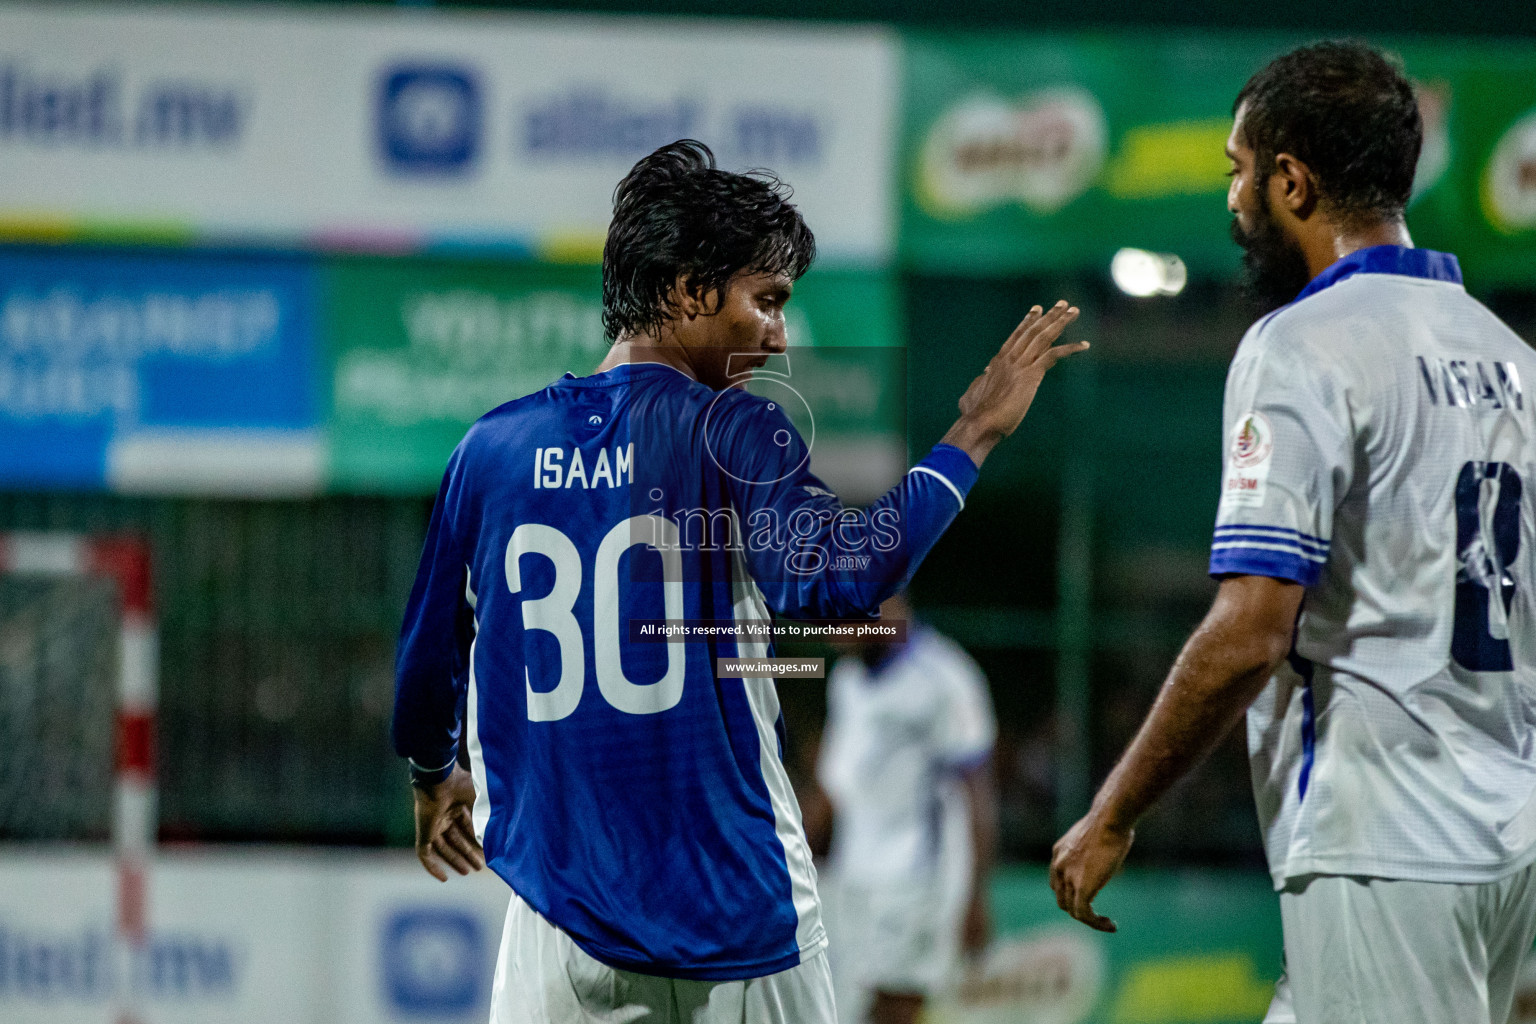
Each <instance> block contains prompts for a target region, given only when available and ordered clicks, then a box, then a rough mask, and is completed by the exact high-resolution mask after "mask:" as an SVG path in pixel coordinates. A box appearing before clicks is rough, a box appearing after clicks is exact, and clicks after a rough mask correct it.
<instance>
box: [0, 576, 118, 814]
mask: <svg viewBox="0 0 1536 1024" xmlns="http://www.w3.org/2000/svg"><path fill="white" fill-rule="evenodd" d="M121 618H122V615H121V612H120V610H119V602H118V594H117V584H116V581H115V580H113V579H112V578H110V577H107V576H101V575H97V574H87V573H78V574H77V573H69V574H62V573H60V574H44V573H40V572H4V571H0V841H7V842H15V841H24V840H56V841H58V840H62V841H76V842H101V843H105V842H106V841H107V840H108V839H109V838H110V837H111V821H112V789H113V777H112V776H113V771H112V768H113V732H114V721H113V720H114V708H115V706H116V698H117V673H118V661H119V656H120V652H119V633H120V630H121Z"/></svg>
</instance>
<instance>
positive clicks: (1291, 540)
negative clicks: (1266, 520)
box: [1213, 532, 1329, 555]
mask: <svg viewBox="0 0 1536 1024" xmlns="http://www.w3.org/2000/svg"><path fill="white" fill-rule="evenodd" d="M1213 540H1216V541H1227V542H1230V543H1233V544H1246V543H1252V544H1290V545H1292V546H1294V547H1298V548H1301V550H1303V551H1305V552H1307V553H1308V554H1313V555H1326V554H1327V553H1328V548H1329V545H1327V544H1318V543H1316V542H1314V541H1307V540H1297V539H1296V538H1295V537H1280V536H1276V535H1275V534H1272V533H1239V532H1231V533H1218V534H1217V535H1216V536H1215V537H1214V538H1213Z"/></svg>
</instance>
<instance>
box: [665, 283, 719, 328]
mask: <svg viewBox="0 0 1536 1024" xmlns="http://www.w3.org/2000/svg"><path fill="white" fill-rule="evenodd" d="M672 294H673V297H674V299H675V305H676V309H677V311H678V312H679V313H681V314H682V315H683V316H685V317H687V318H688V319H689V320H693V319H695V318H697V317H701V316H711V315H713V314H715V313H718V312H720V304H721V301H722V300H723V299H724V296H723V295H722V294H721V292H720V289H719V288H708V289H706V288H705V287H704V284H703V282H701V281H700V280H699V279H698V278H697V277H695V276H693V275H692V274H687V273H683V274H678V275H677V281H676V283H674V284H673V286H672Z"/></svg>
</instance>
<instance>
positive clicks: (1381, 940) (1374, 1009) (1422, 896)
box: [1264, 865, 1536, 1024]
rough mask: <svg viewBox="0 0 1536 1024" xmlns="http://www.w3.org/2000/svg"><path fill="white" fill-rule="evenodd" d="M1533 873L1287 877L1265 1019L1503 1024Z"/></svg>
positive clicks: (1277, 1023) (1535, 909)
mask: <svg viewBox="0 0 1536 1024" xmlns="http://www.w3.org/2000/svg"><path fill="white" fill-rule="evenodd" d="M1533 878H1536V865H1533V866H1532V867H1528V868H1524V869H1522V870H1520V871H1517V872H1515V873H1514V874H1512V875H1509V876H1508V877H1506V878H1502V879H1499V880H1498V881H1496V882H1485V883H1481V884H1469V885H1460V884H1455V883H1448V882H1412V881H1406V880H1399V879H1388V878H1360V877H1352V876H1341V875H1309V876H1307V877H1305V878H1296V879H1292V880H1291V881H1290V883H1289V884H1287V885H1286V887H1285V889H1284V890H1283V891H1282V892H1281V894H1280V917H1281V922H1282V924H1283V926H1284V929H1285V960H1286V972H1285V975H1284V976H1282V977H1281V979H1280V982H1279V983H1278V984H1277V985H1276V986H1275V999H1274V1002H1273V1003H1272V1004H1271V1005H1270V1008H1269V1013H1268V1015H1267V1016H1265V1018H1264V1021H1265V1024H1296V1022H1297V1021H1301V1022H1304V1024H1335V1022H1337V1024H1345V1022H1348V1024H1453V1022H1454V1024H1506V1022H1507V1021H1508V1020H1509V1014H1510V1007H1511V1004H1512V1002H1513V1000H1514V994H1515V983H1516V980H1517V979H1518V977H1519V973H1520V965H1521V962H1522V961H1523V960H1524V959H1525V956H1526V953H1527V952H1529V951H1530V948H1531V942H1532V940H1533V939H1536V882H1533Z"/></svg>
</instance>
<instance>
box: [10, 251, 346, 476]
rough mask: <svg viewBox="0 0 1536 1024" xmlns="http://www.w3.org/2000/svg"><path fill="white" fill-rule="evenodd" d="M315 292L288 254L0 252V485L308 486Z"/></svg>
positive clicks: (316, 452) (318, 410)
mask: <svg viewBox="0 0 1536 1024" xmlns="http://www.w3.org/2000/svg"><path fill="white" fill-rule="evenodd" d="M317 282H318V271H317V270H316V268H315V267H314V266H313V264H312V263H311V262H310V261H308V260H304V259H301V258H295V257H276V256H264V257H239V258H235V257H221V256H192V255H184V256H179V255H178V256H167V255H152V254H138V253H125V252H121V251H118V252H113V253H95V252H83V253H82V252H79V251H57V250H55V251H49V250H46V249H28V248H16V249H3V250H0V486H14V487H64V488H80V489H94V488H101V487H109V488H111V489H114V490H126V491H134V490H156V491H179V490H196V491H205V492H206V491H215V492H218V491H224V492H230V493H248V494H265V493H287V492H305V491H311V490H314V489H315V488H316V487H317V486H319V484H320V482H321V480H322V476H323V468H324V467H323V462H324V445H323V435H322V429H321V424H322V405H321V400H320V393H321V392H320V386H319V381H318V369H317V363H316V360H317V352H318V350H319V347H320V346H319V344H318V342H317V339H316V337H315V329H316V328H315V324H316V322H317V320H318V317H317V316H316V303H317V302H318V301H319V300H318V286H317Z"/></svg>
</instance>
